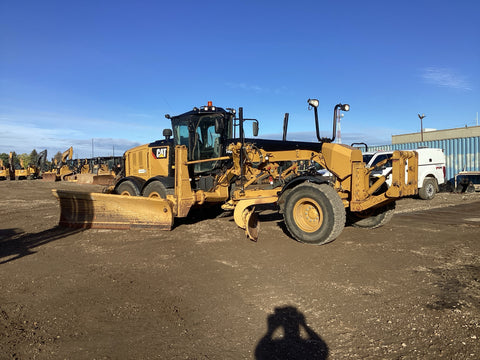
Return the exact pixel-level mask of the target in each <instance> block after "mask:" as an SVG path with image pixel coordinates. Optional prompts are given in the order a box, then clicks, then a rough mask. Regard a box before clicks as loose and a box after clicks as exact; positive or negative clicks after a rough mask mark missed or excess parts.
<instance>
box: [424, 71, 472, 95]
mask: <svg viewBox="0 0 480 360" xmlns="http://www.w3.org/2000/svg"><path fill="white" fill-rule="evenodd" d="M422 78H423V79H424V80H425V81H426V82H427V83H429V84H433V85H437V86H444V87H449V88H453V89H460V90H472V88H471V85H470V83H469V81H468V80H467V79H466V77H465V76H462V75H459V74H457V73H455V72H454V71H453V70H452V69H449V68H444V67H438V66H430V67H427V68H425V69H423V72H422Z"/></svg>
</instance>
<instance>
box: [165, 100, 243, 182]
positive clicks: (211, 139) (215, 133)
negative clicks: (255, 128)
mask: <svg viewBox="0 0 480 360" xmlns="http://www.w3.org/2000/svg"><path fill="white" fill-rule="evenodd" d="M165 117H166V118H167V119H171V121H172V129H173V131H172V133H173V141H174V145H175V146H176V145H185V146H186V147H187V148H188V160H189V161H196V160H208V159H214V158H218V157H221V156H224V155H225V153H226V146H225V145H226V142H227V139H228V138H230V137H231V133H232V123H233V119H234V118H235V111H234V110H233V109H228V111H226V110H224V109H222V108H220V107H216V106H213V105H212V102H211V101H209V102H208V105H207V106H202V107H200V108H197V107H195V108H193V110H192V111H189V112H186V113H184V114H181V115H178V116H172V117H170V115H168V114H167V115H165ZM218 166H219V161H208V162H203V163H198V164H195V165H194V172H195V173H196V174H200V173H204V172H209V171H212V170H213V169H215V168H216V167H218Z"/></svg>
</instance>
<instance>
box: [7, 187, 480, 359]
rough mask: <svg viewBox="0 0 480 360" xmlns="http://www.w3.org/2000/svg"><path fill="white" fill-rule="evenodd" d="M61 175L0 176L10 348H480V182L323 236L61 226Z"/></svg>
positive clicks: (188, 353)
mask: <svg viewBox="0 0 480 360" xmlns="http://www.w3.org/2000/svg"><path fill="white" fill-rule="evenodd" d="M52 188H61V189H81V190H82V191H100V190H101V187H98V186H93V185H78V184H74V183H65V182H62V183H48V182H43V181H39V180H35V181H3V182H0V193H1V194H2V196H1V197H0V284H1V289H2V291H1V292H0V358H2V359H3V358H4V359H287V358H289V359H307V358H310V359H326V358H328V359H346V358H348V359H453V358H455V359H479V358H480V282H479V281H480V280H479V279H480V257H479V254H480V194H479V193H473V194H453V193H441V194H437V196H436V197H435V198H434V199H433V200H432V201H422V200H418V199H413V198H409V199H403V200H400V201H398V202H397V213H396V215H395V216H394V217H393V219H392V221H391V222H390V223H388V224H387V225H386V226H384V227H382V228H379V229H374V230H363V229H357V228H352V227H347V228H345V230H344V231H343V233H342V234H341V235H340V237H339V238H338V239H337V240H335V241H334V242H332V243H330V244H328V245H325V246H312V245H304V244H300V243H297V242H295V241H294V240H292V239H291V238H290V237H288V236H287V235H286V233H285V228H284V226H283V223H282V219H281V217H279V216H277V215H276V214H271V213H264V214H261V215H260V219H261V221H262V223H261V226H260V239H259V241H258V242H257V243H254V242H251V241H249V240H247V239H246V238H245V236H244V233H243V230H241V229H239V228H237V227H236V225H235V223H234V222H233V219H232V217H228V216H224V217H210V218H205V217H204V218H202V215H201V214H199V213H196V214H195V216H192V217H191V218H189V219H188V220H185V221H181V222H180V221H178V222H176V226H175V228H174V229H173V230H172V231H165V232H151V231H145V230H142V231H114V230H72V229H64V228H59V227H57V223H58V218H59V208H58V204H57V200H56V199H55V198H54V197H53V196H52V194H51V189H52Z"/></svg>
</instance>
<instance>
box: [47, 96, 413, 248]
mask: <svg viewBox="0 0 480 360" xmlns="http://www.w3.org/2000/svg"><path fill="white" fill-rule="evenodd" d="M308 104H309V107H310V108H313V110H314V115H315V125H316V135H317V138H318V142H314V143H311V142H296V141H295V142H293V141H286V140H285V139H286V126H285V125H286V124H285V123H284V137H283V138H284V140H283V141H281V140H265V139H256V138H252V139H246V138H245V136H244V122H245V121H249V120H251V121H253V135H254V137H255V136H257V134H258V121H257V120H255V119H244V117H243V109H242V108H239V109H238V115H237V112H236V111H235V110H234V109H228V108H227V109H222V108H219V107H215V106H212V104H211V103H210V102H209V103H208V105H207V106H202V107H200V108H196V107H195V108H194V109H193V110H192V111H189V112H186V113H184V114H181V115H178V116H172V117H171V116H170V115H168V114H167V115H165V116H166V117H167V118H168V119H170V120H171V123H172V129H165V130H164V131H163V135H164V137H165V139H164V140H158V141H155V142H153V143H150V144H146V145H142V146H139V147H136V148H133V149H131V150H128V151H127V152H126V153H125V154H124V170H123V171H124V173H123V174H122V176H121V177H119V180H118V181H117V182H116V184H115V185H114V186H112V188H111V191H112V192H113V194H101V193H80V192H72V191H60V190H54V195H55V196H57V198H58V199H59V202H60V206H61V215H60V224H61V225H66V226H72V227H85V228H119V229H129V228H153V229H163V230H170V229H171V228H172V226H173V224H174V218H176V217H179V218H182V217H187V216H189V212H190V210H191V209H192V208H194V207H206V206H208V205H211V204H222V208H223V209H224V210H231V211H233V217H234V220H235V223H236V224H237V225H238V226H239V227H241V228H243V229H245V231H246V234H247V236H248V237H249V238H251V239H253V240H256V239H257V237H258V223H257V217H256V212H255V210H256V209H257V210H258V209H259V208H264V207H265V206H273V207H275V208H276V209H278V210H279V211H280V212H281V213H282V214H283V218H284V221H285V225H286V228H287V229H288V231H289V233H290V234H291V236H292V237H293V238H295V239H296V240H298V241H300V242H304V243H310V244H317V245H321V244H325V243H328V242H330V241H333V240H334V239H335V238H336V237H338V236H339V234H340V233H341V232H342V230H343V228H344V226H345V224H346V222H347V221H348V222H349V223H351V224H353V225H355V226H358V227H365V228H374V227H378V226H381V225H383V224H385V223H386V222H387V221H388V220H390V218H391V216H392V215H393V211H394V208H395V200H396V199H398V198H399V197H402V196H408V195H414V194H415V193H416V192H417V183H416V179H417V167H418V164H417V155H416V153H415V152H410V151H395V152H394V153H393V155H392V157H391V158H390V159H388V160H391V161H392V164H393V166H392V179H393V181H392V185H391V186H390V187H388V186H386V184H385V180H386V178H385V177H381V178H375V177H372V176H371V172H372V170H373V168H367V167H366V166H365V163H364V162H363V159H362V153H361V151H360V150H358V149H355V148H353V147H350V146H347V145H342V144H335V143H333V140H334V139H335V133H336V120H337V118H338V116H340V112H341V111H348V110H349V108H350V107H349V105H346V104H337V105H336V106H335V108H334V121H333V136H332V138H321V137H320V132H319V122H318V113H317V107H318V104H319V103H318V100H316V99H309V100H308ZM286 115H287V114H286ZM285 119H288V116H286V117H285ZM237 130H238V133H239V136H238V137H237ZM172 137H173V138H172ZM386 161H387V160H386ZM386 161H385V162H386ZM381 165H382V164H379V165H378V164H377V166H381ZM323 169H325V170H327V172H328V173H329V174H330V175H329V176H323V175H321V173H322V172H321V171H320V170H323ZM405 169H408V171H405ZM387 176H388V175H387Z"/></svg>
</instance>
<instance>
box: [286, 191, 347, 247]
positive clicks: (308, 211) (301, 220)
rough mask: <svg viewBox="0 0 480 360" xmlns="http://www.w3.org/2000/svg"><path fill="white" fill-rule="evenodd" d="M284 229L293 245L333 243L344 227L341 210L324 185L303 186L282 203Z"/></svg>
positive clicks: (337, 199) (342, 210)
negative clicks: (294, 242) (294, 243)
mask: <svg viewBox="0 0 480 360" xmlns="http://www.w3.org/2000/svg"><path fill="white" fill-rule="evenodd" d="M283 218H284V221H285V225H286V227H287V229H288V231H289V232H290V234H291V235H292V237H293V238H295V239H296V240H297V241H300V242H303V243H307V244H314V245H323V244H327V243H329V242H331V241H333V240H335V239H336V238H337V237H338V236H339V235H340V233H341V232H342V230H343V228H344V226H345V207H344V206H343V202H342V200H341V199H340V197H339V196H338V194H337V192H336V191H335V190H334V189H333V188H332V187H331V186H330V185H327V184H313V183H304V184H301V185H298V186H296V187H295V188H293V189H292V191H290V193H289V194H288V195H287V197H286V199H285V208H284V214H283Z"/></svg>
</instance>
